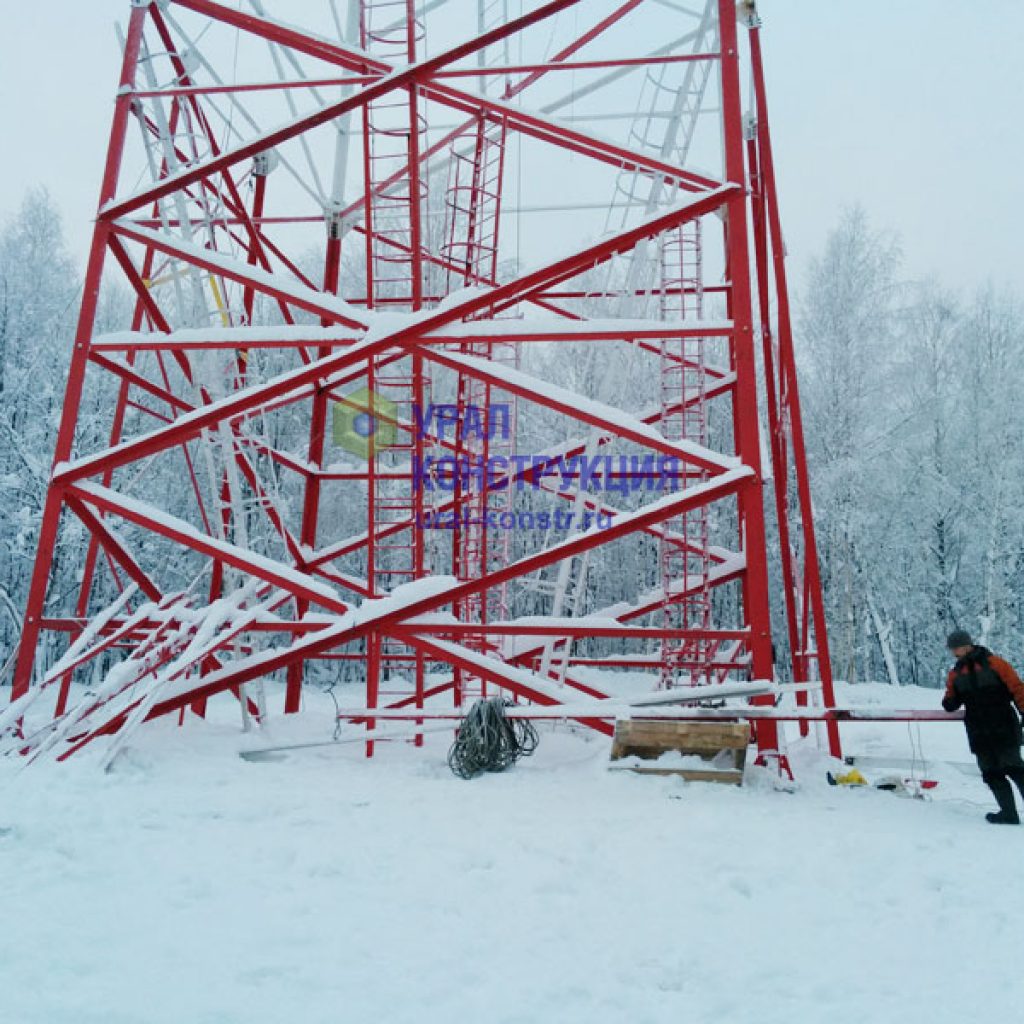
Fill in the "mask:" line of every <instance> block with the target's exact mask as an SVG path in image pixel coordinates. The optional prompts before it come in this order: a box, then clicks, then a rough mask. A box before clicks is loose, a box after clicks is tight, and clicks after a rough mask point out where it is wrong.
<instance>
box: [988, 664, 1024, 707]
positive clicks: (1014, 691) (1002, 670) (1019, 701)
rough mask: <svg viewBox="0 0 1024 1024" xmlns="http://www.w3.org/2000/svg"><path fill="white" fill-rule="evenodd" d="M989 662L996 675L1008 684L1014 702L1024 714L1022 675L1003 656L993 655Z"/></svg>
mask: <svg viewBox="0 0 1024 1024" xmlns="http://www.w3.org/2000/svg"><path fill="white" fill-rule="evenodd" d="M989 664H990V665H991V666H992V668H993V669H994V670H995V673H996V675H997V676H999V678H1000V679H1002V681H1003V682H1004V683H1005V684H1006V688H1007V689H1008V690H1009V691H1010V695H1011V696H1012V697H1013V703H1014V704H1016V705H1017V710H1018V711H1019V712H1020V713H1021V714H1022V715H1024V683H1022V682H1021V681H1020V676H1019V675H1017V673H1016V672H1015V671H1014V670H1013V666H1012V665H1011V664H1010V663H1009V662H1008V661H1004V660H1003V659H1002V658H999V657H996V656H994V655H993V657H991V658H990V659H989Z"/></svg>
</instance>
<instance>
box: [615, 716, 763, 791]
mask: <svg viewBox="0 0 1024 1024" xmlns="http://www.w3.org/2000/svg"><path fill="white" fill-rule="evenodd" d="M749 742H750V727H749V726H748V725H746V724H745V723H743V722H670V721H642V720H632V719H620V720H619V721H618V722H616V723H615V738H614V739H613V741H612V753H611V761H612V763H611V764H610V765H609V767H610V768H613V769H619V770H626V771H633V772H639V773H640V774H643V775H678V776H679V777H680V778H683V779H687V780H688V781H693V782H724V783H728V784H731V785H734V786H739V785H742V783H743V766H744V764H745V763H746V759H747V745H748V744H749ZM672 752H675V753H679V754H682V755H696V756H697V757H700V758H701V759H702V760H704V761H707V762H708V767H707V768H706V769H705V768H697V767H692V766H686V767H673V766H670V765H665V764H664V763H662V764H658V763H654V764H651V765H650V766H647V765H643V764H637V763H636V761H635V760H633V761H632V762H631V763H630V764H622V765H617V764H615V762H616V761H622V760H624V759H626V758H632V759H636V758H639V759H640V760H643V761H653V762H657V760H658V758H660V757H661V756H662V755H663V754H667V753H672ZM723 752H728V754H729V755H730V759H731V762H732V766H731V767H729V768H723V767H721V766H720V764H719V763H715V764H714V765H713V766H712V763H711V762H712V761H716V760H717V761H720V760H722V759H721V758H720V757H719V755H721V754H723Z"/></svg>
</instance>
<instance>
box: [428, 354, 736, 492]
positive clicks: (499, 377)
mask: <svg viewBox="0 0 1024 1024" xmlns="http://www.w3.org/2000/svg"><path fill="white" fill-rule="evenodd" d="M419 350H420V351H421V352H422V353H423V355H424V357H425V358H427V359H429V360H430V361H431V362H434V363H438V364H440V365H441V366H447V367H448V368H449V369H452V370H456V371H461V372H464V373H465V374H467V375H468V376H470V377H475V378H476V379H477V380H483V381H487V382H488V383H490V384H495V385H497V386H498V387H500V388H501V389H502V390H503V391H508V392H510V393H511V394H513V395H517V396H518V397H520V398H526V399H529V400H530V401H531V402H536V403H537V404H538V405H543V406H544V407H545V408H547V409H552V410H554V411H555V412H559V413H562V415H564V416H568V417H570V418H572V419H575V420H579V421H580V422H582V423H588V424H590V426H592V427H598V428H599V429H601V430H606V431H608V432H609V433H610V434H613V435H615V436H616V437H621V438H625V439H626V440H629V441H634V442H636V443H637V444H640V445H643V446H645V447H647V448H653V449H654V450H655V451H659V452H661V453H662V454H663V455H671V456H674V457H676V458H679V459H682V460H683V461H684V462H690V463H693V464H694V465H697V466H700V467H701V468H702V469H707V470H710V471H711V472H719V473H720V472H724V471H726V470H729V469H734V468H735V467H736V466H738V465H739V459H737V458H735V457H734V456H728V455H721V454H719V453H718V452H714V451H712V450H711V449H710V448H705V447H704V446H703V445H700V444H697V443H696V442H694V441H687V440H685V439H683V440H680V441H667V440H665V437H664V435H663V434H661V433H660V432H659V431H658V430H656V429H655V428H654V427H652V426H649V425H648V424H646V423H644V422H643V421H642V420H639V419H637V418H636V417H635V416H632V415H631V414H629V413H627V412H624V411H623V410H622V409H616V408H614V407H613V406H610V405H606V404H605V403H604V402H599V401H597V399H594V398H588V397H587V396H586V395H581V394H579V393H578V392H575V391H570V390H569V389H568V388H563V387H559V385H557V384H552V383H550V382H548V381H543V380H539V379H538V378H536V377H531V376H530V375H529V374H526V373H523V372H522V371H521V370H516V369H514V368H513V367H511V366H504V365H501V364H499V363H495V362H492V361H490V360H488V359H481V358H479V357H478V356H470V355H463V354H462V353H456V352H444V351H438V350H435V349H431V348H428V347H427V346H420V347H419Z"/></svg>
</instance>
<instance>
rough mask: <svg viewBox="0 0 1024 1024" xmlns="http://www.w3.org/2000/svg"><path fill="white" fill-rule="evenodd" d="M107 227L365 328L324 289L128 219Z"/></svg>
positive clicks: (289, 301) (330, 317)
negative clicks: (317, 288)
mask: <svg viewBox="0 0 1024 1024" xmlns="http://www.w3.org/2000/svg"><path fill="white" fill-rule="evenodd" d="M111 230H112V231H113V232H114V233H115V234H116V235H118V236H120V237H122V238H129V239H131V240H132V241H133V242H138V243H139V244H141V245H144V246H147V247H148V248H151V249H156V250H157V251H158V252H162V253H165V254H166V255H168V256H171V257H173V258H174V259H179V260H183V261H184V262H186V263H188V264H190V265H191V266H195V267H202V268H203V269H204V270H208V271H210V272H211V273H215V274H220V275H222V276H223V277H227V278H229V279H230V280H232V281H236V282H237V283H239V284H243V285H246V286H247V287H250V288H253V289H254V290H255V291H258V292H260V293H261V294H264V295H269V296H271V297H272V298H275V299H279V300H280V301H282V302H285V303H287V304H289V305H292V306H298V307H299V308H300V309H304V310H306V311H307V312H309V313H314V314H316V316H319V317H322V318H323V319H325V320H330V321H332V322H333V323H339V324H342V325H343V326H345V327H348V328H350V329H356V330H365V329H366V328H367V326H368V319H367V318H366V317H365V315H363V314H360V313H359V312H358V311H357V310H356V309H355V308H354V307H352V306H350V305H349V304H348V303H347V302H345V300H344V299H339V298H337V297H335V296H334V295H331V294H330V293H328V292H322V291H317V290H316V289H314V288H307V287H306V286H305V285H302V284H299V283H298V282H297V281H287V280H284V279H283V278H282V276H281V275H280V274H275V273H272V272H270V271H267V270H264V269H263V268H262V267H255V266H253V265H252V264H250V263H243V262H242V261H241V260H236V259H234V258H233V257H231V256H225V255H224V254H223V253H219V252H216V251H214V250H212V249H206V248H203V247H202V246H199V245H193V244H192V243H191V242H186V241H185V240H184V239H181V238H177V237H175V236H173V235H169V234H166V233H164V232H161V231H152V230H150V229H149V228H143V227H139V226H138V225H137V224H134V223H133V222H132V221H130V220H118V221H114V222H113V223H112V224H111ZM224 330H230V328H224ZM238 330H239V331H242V330H244V328H238Z"/></svg>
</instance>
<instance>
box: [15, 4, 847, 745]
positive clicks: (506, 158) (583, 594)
mask: <svg viewBox="0 0 1024 1024" xmlns="http://www.w3.org/2000/svg"><path fill="white" fill-rule="evenodd" d="M243 6H244V5H243ZM308 6H309V7H310V9H311V10H310V11H309V12H308V13H309V17H310V18H311V19H312V20H311V23H310V25H309V27H308V28H306V27H303V28H298V27H295V26H293V25H291V24H287V23H285V22H284V21H281V20H277V19H275V18H274V17H273V16H271V14H270V13H269V11H268V10H267V5H266V4H264V3H263V2H262V0H250V3H249V5H248V9H244V10H240V9H237V8H236V7H234V6H229V5H227V4H226V3H224V2H218V0H167V2H165V3H154V2H147V0H141V2H136V3H133V4H132V6H131V13H130V19H129V22H128V25H127V30H126V32H125V35H124V38H123V57H122V67H121V78H120V84H119V89H118V92H117V97H116V102H115V109H114V116H113V125H112V129H111V133H110V141H109V146H108V150H107V160H106V166H105V170H104V174H103V180H102V185H101V190H100V202H99V209H98V215H97V221H96V228H95V232H94V237H93V243H92V247H91V250H90V256H89V262H88V267H87V271H86V279H85V288H84V297H83V301H82V306H81V311H80V316H79V321H78V326H77V331H76V335H75V342H74V349H73V352H72V356H71V363H70V368H69V372H68V383H67V394H66V401H65V404H64V408H63V416H62V420H61V423H60V426H59V433H58V437H57V442H56V451H55V457H54V468H53V473H52V477H51V481H50V485H49V490H48V493H47V498H46V503H45V509H44V512H43V516H42V522H41V526H40V537H39V549H38V554H37V558H36V563H35V568H34V572H33V576H32V580H31V587H30V593H29V598H28V605H27V608H26V613H25V621H24V628H23V632H22V640H21V647H20V651H19V655H18V660H17V665H16V670H15V677H14V687H13V704H12V707H11V708H10V709H9V710H8V711H7V712H5V714H4V717H3V719H2V720H0V721H2V724H3V727H4V728H6V729H9V730H11V729H13V730H16V734H17V742H18V744H19V746H20V747H21V748H22V749H24V750H26V751H28V752H29V753H30V754H31V755H32V756H38V755H40V754H41V753H43V752H44V751H49V752H51V753H52V754H53V755H54V756H57V757H61V758H63V757H67V756H69V755H70V754H71V753H72V752H73V751H75V750H77V749H79V748H80V747H81V746H82V745H84V744H86V743H88V742H90V741H91V740H92V739H94V738H95V737H97V736H101V735H109V734H113V733H117V734H118V737H117V738H116V739H115V741H114V743H113V745H112V748H111V749H112V750H116V749H117V747H118V745H119V744H121V743H123V742H124V739H125V737H126V736H128V735H130V734H131V732H132V730H133V729H134V728H136V727H137V726H139V725H140V724H141V723H143V722H145V721H146V720H148V719H151V718H154V717H158V716H161V715H166V714H169V713H174V714H177V715H178V716H179V717H180V718H181V719H182V720H184V718H185V717H186V716H187V715H188V714H190V713H195V714H200V715H201V714H204V713H205V710H206V702H207V701H208V700H209V699H210V698H211V697H213V696H215V695H218V694H222V693H226V694H233V695H234V697H235V698H237V700H238V702H239V705H240V707H241V709H242V714H243V716H244V717H246V718H247V719H252V718H257V719H258V718H260V717H262V716H263V715H265V714H267V713H268V708H269V707H270V694H271V693H272V692H273V691H271V690H268V689H267V688H266V684H267V683H268V681H270V682H273V683H274V684H275V685H276V684H277V683H280V684H281V687H282V688H283V695H282V699H283V706H284V709H285V710H286V711H289V712H294V711H297V710H299V709H300V707H301V704H302V695H303V688H304V686H306V685H308V684H309V683H310V681H311V680H314V681H315V680H322V679H324V678H325V677H328V678H333V677H334V676H336V675H337V674H338V673H339V672H341V671H342V669H343V668H346V669H347V670H348V671H349V674H350V676H352V677H353V678H356V679H359V680H363V681H365V682H364V683H363V682H360V683H359V684H358V685H359V686H364V689H363V690H361V691H360V692H361V696H360V698H359V699H357V700H353V701H352V704H353V706H352V707H350V708H347V709H346V710H345V712H344V714H343V718H344V720H345V721H346V722H348V723H351V724H354V725H357V726H358V727H359V728H360V729H365V730H366V736H367V739H368V743H367V746H368V749H369V750H372V744H373V740H374V739H376V738H377V737H380V736H384V735H386V730H385V731H382V730H384V729H385V726H386V721H385V720H386V719H391V718H395V719H401V718H406V719H410V720H412V721H413V722H415V723H418V724H417V726H416V737H417V741H419V740H420V739H421V738H422V730H421V728H420V726H421V724H422V722H423V721H425V720H426V719H429V718H430V717H431V716H432V715H436V716H438V717H446V716H448V715H450V714H451V712H452V709H453V708H454V707H457V706H458V705H459V704H460V703H461V702H462V701H463V700H464V699H466V698H468V697H469V696H472V695H474V694H476V693H479V692H483V691H484V690H485V688H493V690H495V691H497V692H503V693H505V694H508V695H510V696H512V697H514V698H515V699H516V700H517V701H520V702H531V703H534V704H540V705H550V706H552V708H553V712H552V714H553V715H556V716H561V717H568V718H572V719H575V720H577V721H580V722H582V723H584V724H586V725H588V726H591V727H592V728H594V729H596V730H598V731H600V732H604V733H606V734H608V733H610V732H611V729H612V723H613V721H614V712H609V711H608V706H609V703H608V702H607V700H606V698H607V696H608V694H609V693H613V692H614V690H615V683H614V677H613V676H611V675H609V674H608V670H609V669H614V668H644V669H646V670H648V671H651V670H653V673H652V674H653V677H654V678H655V679H657V680H659V681H660V683H661V685H662V686H664V687H672V688H676V687H679V686H680V685H685V684H693V683H699V682H708V683H719V682H725V681H728V680H732V681H744V680H754V681H767V680H774V679H775V678H776V675H777V672H776V666H775V665H774V663H773V643H772V625H771V604H772V602H771V600H770V591H771V587H772V586H773V585H775V586H776V587H777V590H778V600H777V602H776V603H777V612H778V613H779V614H780V615H781V616H782V617H783V618H784V621H785V641H786V642H785V645H784V647H785V649H786V650H787V651H788V653H789V663H790V664H789V668H788V670H787V674H789V675H791V677H792V678H793V679H795V680H797V681H801V682H810V681H815V680H817V681H819V682H820V689H819V691H818V693H819V694H820V699H821V701H822V702H823V703H824V704H825V705H826V706H831V704H832V680H831V669H830V665H829V660H828V645H827V636H826V630H825V622H824V611H823V604H822V596H821V583H820V578H819V572H818V565H817V558H816V552H815V545H814V531H813V522H812V519H811V514H810V509H811V503H810V491H809V483H808V479H807V466H806V459H805V454H804V442H803V435H802V427H801V418H800V406H799V396H798V390H797V378H796V366H795V362H794V355H793V339H792V330H791V324H790V311H789V303H788V296H787V285H786V276H785V264H784V259H783V248H782V241H781V224H780V217H779V210H778V204H777V198H776V186H775V169H774V164H773V160H772V150H771V138H770V134H769V129H768V120H767V109H766V95H765V88H764V76H763V70H762V63H761V50H760V39H759V36H760V23H759V20H758V17H757V13H756V10H755V7H754V4H753V3H748V4H741V5H740V6H739V14H738V15H737V7H736V5H735V4H734V3H733V2H732V0H707V2H706V3H703V4H702V5H700V9H698V10H695V11H685V10H683V9H682V8H679V9H678V10H676V9H674V8H672V9H669V7H667V6H663V5H660V4H657V3H654V2H650V0H625V2H616V0H607V2H605V0H600V2H599V0H551V2H548V3H545V4H542V5H539V6H537V7H536V8H535V9H532V10H528V11H526V13H519V14H516V13H515V12H514V11H512V10H511V7H512V6H513V5H511V4H509V3H505V2H496V0H486V2H485V0H479V2H478V3H475V4H470V3H468V2H466V3H461V2H460V0H447V2H446V3H436V4H426V5H423V4H417V3H415V2H414V0H358V2H356V0H353V2H351V3H350V4H349V5H348V12H349V16H348V19H347V22H346V23H345V24H342V22H341V19H339V18H338V17H337V7H336V5H334V4H329V3H324V4H323V10H322V11H320V12H319V14H318V15H316V16H315V17H314V14H313V11H312V8H315V7H318V6H319V5H315V4H310V5H308ZM528 6H531V5H522V6H521V7H520V10H523V9H525V7H528ZM469 8H472V11H470V10H469ZM460 12H462V13H460ZM283 13H286V14H288V15H291V13H292V12H290V11H288V12H283ZM306 14H307V12H306V11H305V9H304V11H303V16H306ZM463 15H465V16H463ZM469 25H475V26H476V28H477V30H478V31H477V33H476V34H475V35H472V36H470V37H467V32H466V26H469ZM741 29H745V30H746V31H745V32H743V35H744V36H746V37H747V38H746V39H741V38H740V36H741V31H740V30H741ZM666 40H667V41H666ZM609 54H615V56H609ZM229 68H230V72H229V71H228V69H229ZM745 80H749V82H750V83H751V85H752V95H753V97H754V109H752V110H749V111H744V110H743V109H742V101H741V95H742V93H743V84H744V82H745ZM626 107H628V108H630V109H631V110H632V111H633V114H632V116H630V115H629V114H628V113H626V114H619V113H617V110H618V108H626ZM595 124H596V125H597V127H596V128H594V129H593V130H592V128H591V126H592V125H595ZM609 197H610V201H611V211H610V214H609V215H608V217H607V220H606V230H605V232H604V234H603V235H600V236H598V237H595V235H594V223H595V218H598V217H599V216H600V215H599V214H597V213H595V212H594V211H596V210H599V209H607V207H608V202H609ZM588 211H590V212H588ZM108 279H111V280H118V281H120V282H121V284H122V285H127V287H128V288H129V289H130V290H131V293H132V296H133V299H134V314H133V317H132V321H131V324H130V326H129V327H128V329H126V330H124V331H119V332H116V333H113V334H105V335H102V334H98V333H97V332H96V330H95V320H96V311H97V303H98V299H99V295H100V290H101V288H102V286H103V285H104V284H105V283H106V281H107V280H108ZM612 367H615V368H616V369H615V370H614V371H613V370H612ZM759 370H760V371H762V372H763V381H764V385H763V387H762V385H761V384H760V383H759V379H760V378H759ZM619 376H621V377H623V378H628V379H629V380H630V381H631V382H632V383H631V387H632V391H628V390H623V388H622V387H620V386H619V385H620V383H621V381H619V380H618V379H616V378H617V377H619ZM86 388H100V389H106V390H105V391H103V392H102V393H104V394H107V395H109V399H110V409H111V422H110V429H109V434H108V443H107V445H106V446H105V447H102V448H99V449H97V450H89V451H83V450H79V449H78V448H77V447H76V424H77V422H78V418H79V413H80V408H81V400H82V395H83V392H84V389H86ZM624 395H625V396H626V397H623V396H624ZM762 429H763V430H764V431H765V432H766V436H767V438H768V439H769V444H768V450H769V452H770V458H771V462H772V466H771V469H772V472H771V481H770V483H768V482H767V477H768V474H767V473H765V472H764V471H763V467H762V454H761V437H762ZM769 490H770V492H771V493H770V494H769V493H768V492H769ZM766 508H771V509H772V512H773V515H774V517H775V519H776V520H777V529H776V530H773V531H771V536H773V537H775V536H777V537H778V538H779V543H778V550H777V551H775V552H770V551H769V543H768V539H767V538H768V536H769V531H768V530H767V529H766ZM552 513H561V514H562V516H563V517H564V516H568V517H569V518H568V520H567V521H566V520H564V519H563V518H560V517H559V515H557V514H556V515H554V519H553V521H554V523H555V524H556V526H555V527H551V526H550V525H547V526H544V527H543V528H541V527H538V526H537V525H536V524H537V523H540V522H545V523H549V524H550V523H551V522H552ZM545 516H546V517H547V518H544V517H545ZM71 519H75V520H77V522H78V524H79V527H78V528H80V529H83V530H84V534H85V535H86V536H87V537H88V543H87V544H86V545H85V548H84V550H83V551H82V556H81V557H82V565H81V568H80V573H79V577H80V580H81V584H80V590H79V594H78V597H77V601H76V603H75V604H74V606H73V607H68V608H62V607H56V606H55V605H54V604H53V603H52V602H51V600H50V599H49V598H48V586H49V579H50V575H51V570H52V568H53V566H52V561H53V550H54V545H55V540H56V538H57V535H58V531H59V530H61V529H64V528H67V525H68V523H69V521H70V520H71ZM445 522H446V523H447V524H448V525H447V526H446V527H445V528H443V529H435V528H434V527H436V526H437V525H438V524H439V523H445ZM559 522H563V523H564V525H563V526H562V527H561V528H559V527H558V526H557V524H558V523H559ZM594 524H597V525H594ZM510 526H515V527H516V529H510V528H509V527H510ZM776 580H777V581H778V582H777V583H775V584H773V581H776ZM612 593H614V595H615V600H614V601H612V602H611V603H606V604H605V606H603V607H601V606H600V602H599V601H598V600H597V595H598V594H605V595H607V594H612ZM43 631H57V632H61V633H64V634H66V635H67V637H68V648H67V651H66V653H65V654H64V656H63V657H61V658H60V660H59V661H57V662H56V663H52V664H51V663H45V662H44V661H43V659H42V658H41V657H37V649H41V648H40V647H39V639H40V636H41V633H42V632H43ZM778 646H779V648H780V649H783V645H782V644H779V645H778ZM652 652H653V653H652ZM595 668H599V669H601V670H602V674H601V676H600V677H598V676H596V675H595V674H594V672H593V670H594V669H595ZM87 671H88V672H90V673H91V675H90V678H91V679H92V680H93V685H92V686H91V687H90V688H89V689H88V691H86V692H85V693H84V694H83V693H82V691H81V689H80V688H77V689H76V687H75V686H74V685H73V681H74V679H75V678H76V674H78V675H81V674H82V673H84V672H87ZM599 678H600V680H601V681H600V682H598V681H597V680H598V679H599ZM97 680H98V682H96V681H97ZM353 685H355V684H353ZM352 692H354V691H352ZM48 696H50V697H52V698H53V709H52V710H53V712H54V713H53V714H52V715H44V716H43V717H42V718H40V708H46V707H47V698H48ZM754 699H755V700H758V699H761V698H754ZM764 699H765V700H771V699H772V697H766V698H764ZM797 699H798V700H801V701H803V702H806V701H807V700H808V699H809V698H808V696H807V694H806V692H801V693H800V694H798V698H797ZM602 701H604V702H605V703H604V705H602ZM559 708H564V710H562V711H560V710H559ZM827 729H828V735H829V741H830V748H831V750H832V752H833V753H838V751H839V746H838V735H837V732H836V727H835V723H834V722H831V721H830V722H828V723H827ZM757 741H758V745H759V748H760V751H761V753H762V754H763V755H765V756H770V755H771V754H773V753H779V752H780V751H781V742H780V735H779V731H778V726H777V724H776V723H775V722H774V721H773V720H771V719H767V718H766V719H764V720H759V721H758V723H757Z"/></svg>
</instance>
